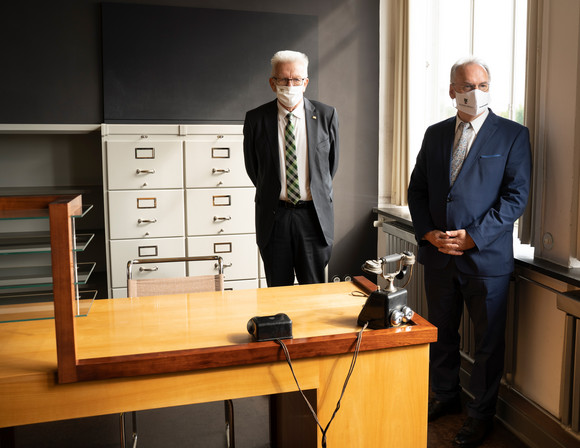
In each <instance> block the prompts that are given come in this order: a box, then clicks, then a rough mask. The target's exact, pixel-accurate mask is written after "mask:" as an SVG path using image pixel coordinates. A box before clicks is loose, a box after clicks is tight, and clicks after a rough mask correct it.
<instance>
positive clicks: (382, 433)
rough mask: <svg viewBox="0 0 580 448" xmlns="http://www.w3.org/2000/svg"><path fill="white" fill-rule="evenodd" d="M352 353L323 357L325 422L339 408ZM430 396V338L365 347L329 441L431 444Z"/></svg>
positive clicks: (394, 446) (394, 447)
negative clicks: (409, 343) (416, 342)
mask: <svg viewBox="0 0 580 448" xmlns="http://www.w3.org/2000/svg"><path fill="white" fill-rule="evenodd" d="M351 359H352V357H351V356H350V355H349V356H346V355H341V356H338V357H325V358H321V364H320V386H319V388H318V417H319V420H320V423H321V424H322V426H323V427H325V426H326V425H327V424H328V421H329V420H330V418H331V417H332V413H333V412H334V410H335V408H336V403H337V401H338V398H339V397H340V393H341V391H342V388H343V384H344V379H345V376H346V373H347V372H348V368H349V366H350V362H351ZM428 396H429V345H428V344H422V345H412V346H407V347H398V348H391V349H385V350H377V351H369V352H363V353H360V354H359V357H358V360H357V363H356V366H355V369H354V372H353V374H352V376H351V379H350V382H349V384H348V387H347V389H346V391H345V393H344V396H343V398H342V402H341V406H340V409H339V411H338V413H337V414H336V417H335V418H334V420H333V421H332V424H331V425H330V428H329V430H328V433H327V444H328V446H329V447H332V448H342V447H344V448H352V447H354V446H361V447H362V446H373V447H375V446H376V447H378V446H380V447H382V448H418V447H426V446H427V402H428ZM318 444H319V445H318V446H319V447H320V446H321V434H320V431H319V433H318Z"/></svg>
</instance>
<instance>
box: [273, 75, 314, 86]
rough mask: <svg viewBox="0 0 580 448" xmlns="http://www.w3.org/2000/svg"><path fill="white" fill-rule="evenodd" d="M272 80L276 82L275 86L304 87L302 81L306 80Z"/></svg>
mask: <svg viewBox="0 0 580 448" xmlns="http://www.w3.org/2000/svg"><path fill="white" fill-rule="evenodd" d="M272 79H273V80H274V81H275V82H276V85H277V86H287V85H291V86H301V85H304V81H306V80H307V79H308V78H276V77H275V76H272Z"/></svg>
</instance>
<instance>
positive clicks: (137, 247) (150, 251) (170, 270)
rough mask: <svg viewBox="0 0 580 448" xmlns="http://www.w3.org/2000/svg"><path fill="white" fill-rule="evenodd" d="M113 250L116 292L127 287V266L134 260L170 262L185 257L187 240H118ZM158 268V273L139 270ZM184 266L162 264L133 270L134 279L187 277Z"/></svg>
mask: <svg viewBox="0 0 580 448" xmlns="http://www.w3.org/2000/svg"><path fill="white" fill-rule="evenodd" d="M110 249H111V284H112V287H113V288H124V287H126V286H127V262H128V261H129V260H133V259H135V258H166V257H167V258H168V257H184V256H185V238H152V239H146V240H115V241H111V243H110ZM153 266H156V267H157V268H158V270H157V271H155V272H148V271H140V270H139V268H140V267H143V268H147V269H149V268H152V267H153ZM186 272H187V271H186V269H185V263H160V264H158V265H150V264H147V265H143V266H134V267H133V278H136V279H139V278H167V277H184V276H185V275H186Z"/></svg>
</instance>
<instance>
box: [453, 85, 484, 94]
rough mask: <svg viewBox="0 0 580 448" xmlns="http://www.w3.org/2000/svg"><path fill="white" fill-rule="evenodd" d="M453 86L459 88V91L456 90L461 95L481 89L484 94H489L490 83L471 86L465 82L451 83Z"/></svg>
mask: <svg viewBox="0 0 580 448" xmlns="http://www.w3.org/2000/svg"><path fill="white" fill-rule="evenodd" d="M451 85H452V86H457V87H458V89H455V90H456V91H457V92H459V93H465V92H471V91H472V90H475V89H479V90H481V91H482V92H487V91H488V90H489V83H488V82H482V83H481V84H478V85H475V84H469V83H468V82H464V83H461V84H455V83H451Z"/></svg>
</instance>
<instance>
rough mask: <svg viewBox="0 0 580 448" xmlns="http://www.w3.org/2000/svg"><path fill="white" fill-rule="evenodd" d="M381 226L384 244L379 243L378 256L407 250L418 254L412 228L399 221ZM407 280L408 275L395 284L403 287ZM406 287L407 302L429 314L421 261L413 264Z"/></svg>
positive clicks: (423, 314)
mask: <svg viewBox="0 0 580 448" xmlns="http://www.w3.org/2000/svg"><path fill="white" fill-rule="evenodd" d="M381 227H382V233H383V238H382V240H383V241H382V244H381V243H379V252H380V253H379V254H378V257H384V256H385V255H390V254H398V253H402V252H405V251H408V252H412V253H413V254H415V256H417V242H416V241H415V234H414V233H413V229H412V228H410V227H409V226H406V225H404V224H400V223H398V222H383V223H382V226H381ZM379 238H380V237H379ZM381 246H382V247H381ZM407 275H408V274H407ZM381 280H382V279H381ZM407 280H409V279H408V277H405V278H403V279H401V280H395V286H397V287H402V286H403V285H404V284H405V283H406V282H407ZM381 283H383V285H384V282H382V281H380V280H379V284H381ZM405 288H406V289H407V304H408V305H409V306H410V307H411V309H412V310H413V311H415V312H417V313H419V314H420V315H421V316H427V301H426V298H425V287H424V286H423V266H421V265H420V264H419V263H415V264H414V265H413V271H412V276H411V280H410V282H409V284H408V285H407V286H406V287H405Z"/></svg>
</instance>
